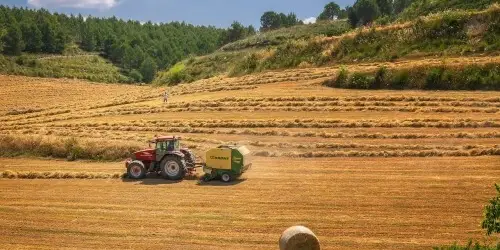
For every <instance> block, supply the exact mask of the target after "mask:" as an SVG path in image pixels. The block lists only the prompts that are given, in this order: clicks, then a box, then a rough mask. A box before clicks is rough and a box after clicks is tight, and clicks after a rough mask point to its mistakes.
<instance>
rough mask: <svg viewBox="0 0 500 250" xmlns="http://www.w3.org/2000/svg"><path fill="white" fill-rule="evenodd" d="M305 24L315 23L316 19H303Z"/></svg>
mask: <svg viewBox="0 0 500 250" xmlns="http://www.w3.org/2000/svg"><path fill="white" fill-rule="evenodd" d="M304 23H305V24H311V23H316V17H309V18H306V19H304Z"/></svg>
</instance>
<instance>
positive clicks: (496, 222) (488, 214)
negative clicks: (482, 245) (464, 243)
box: [481, 184, 500, 235]
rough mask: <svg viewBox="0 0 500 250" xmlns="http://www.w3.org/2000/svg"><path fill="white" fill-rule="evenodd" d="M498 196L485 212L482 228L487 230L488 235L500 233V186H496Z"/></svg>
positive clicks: (487, 206) (491, 201) (492, 200)
mask: <svg viewBox="0 0 500 250" xmlns="http://www.w3.org/2000/svg"><path fill="white" fill-rule="evenodd" d="M495 188H496V190H497V196H496V197H494V198H492V199H491V200H490V203H489V204H488V205H486V207H485V209H484V210H485V211H484V220H483V223H482V225H481V226H482V228H483V229H486V233H487V234H488V235H490V234H492V233H500V185H498V184H495Z"/></svg>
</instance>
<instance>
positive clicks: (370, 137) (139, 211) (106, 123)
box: [0, 57, 500, 249]
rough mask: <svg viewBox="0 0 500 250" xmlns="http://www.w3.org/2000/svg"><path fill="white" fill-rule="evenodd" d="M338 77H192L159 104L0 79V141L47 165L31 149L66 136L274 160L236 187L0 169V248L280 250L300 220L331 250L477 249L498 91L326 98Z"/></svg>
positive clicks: (34, 164) (324, 73)
mask: <svg viewBox="0 0 500 250" xmlns="http://www.w3.org/2000/svg"><path fill="white" fill-rule="evenodd" d="M499 58H500V57H477V58H473V57H468V58H452V59H447V63H452V64H453V63H455V64H460V63H486V62H489V61H499V60H500V59H499ZM440 63H442V60H441V59H423V60H410V61H404V62H395V63H389V64H388V67H412V65H420V64H440ZM378 66H379V64H377V63H373V64H357V65H349V66H347V67H349V70H352V71H356V70H359V71H363V70H372V69H375V68H377V67H378ZM337 70H338V67H336V66H332V67H328V68H304V69H296V70H285V71H278V72H264V73H260V74H256V75H249V76H243V77H238V78H226V77H218V78H212V79H206V80H201V81H198V82H195V83H193V84H191V85H179V86H175V87H171V88H170V90H169V91H170V93H171V98H170V100H169V103H168V104H163V103H162V99H161V92H162V91H164V89H163V88H153V87H147V86H143V87H139V86H127V85H102V84H91V83H86V82H81V81H74V80H52V79H39V78H27V77H11V76H0V81H3V82H5V85H3V86H2V90H0V92H1V93H2V94H4V93H5V95H8V96H9V97H10V98H4V99H2V100H0V107H1V108H0V113H1V114H3V116H2V117H1V118H0V136H11V137H13V138H20V139H19V140H17V141H18V142H16V143H13V142H12V141H11V143H13V144H12V145H17V146H23V145H28V146H29V145H31V146H30V147H21V148H23V149H24V150H26V154H25V155H29V156H32V157H33V155H34V156H40V155H39V154H38V155H37V154H33V153H37V152H40V149H39V148H37V147H36V146H37V145H40V144H37V143H34V144H33V143H23V142H33V140H30V139H29V138H41V139H40V140H41V141H42V142H43V143H41V144H43V145H44V147H45V148H52V149H64V145H65V144H64V141H65V140H68V139H71V138H74V139H72V140H76V141H78V142H79V143H78V145H80V146H81V147H80V149H82V150H84V151H85V152H101V153H103V152H102V149H107V148H110V149H111V150H110V152H112V153H113V155H118V154H116V152H118V153H119V151H120V150H121V149H122V148H124V149H128V148H131V146H133V147H142V146H146V145H147V144H146V140H147V139H149V138H151V137H153V136H154V135H161V134H178V135H181V136H183V137H184V138H185V140H184V143H185V145H187V146H189V147H191V148H194V149H195V152H196V153H197V155H199V156H203V152H204V151H205V150H206V149H208V148H212V147H214V146H216V145H219V144H226V143H239V144H244V145H248V146H249V148H250V149H251V151H252V152H253V153H254V154H256V155H263V156H274V157H259V156H252V157H254V158H255V163H254V168H253V169H251V170H250V171H249V172H248V173H246V174H245V175H244V177H243V179H244V180H243V181H241V182H237V183H235V184H234V185H229V186H222V184H220V183H219V182H213V183H210V184H205V185H198V184H197V181H196V180H184V181H183V182H179V183H173V182H168V181H165V180H163V179H161V178H155V177H154V176H153V177H152V178H150V179H146V180H144V181H139V182H132V181H128V180H120V179H113V177H115V176H118V175H119V174H115V173H123V172H124V171H125V167H124V164H123V162H101V163H99V162H88V161H75V162H66V161H65V160H64V159H50V160H49V159H45V158H19V157H25V156H17V158H2V159H0V173H1V174H2V176H4V175H5V176H6V177H7V178H2V179H0V189H1V190H2V191H1V192H0V234H1V235H2V237H0V248H1V249H12V248H42V249H43V248H45V249H54V248H94V249H95V248H120V249H122V248H135V249H136V248H139V249H142V248H155V249H160V248H164V249H221V248H223V249H276V248H277V239H278V237H279V235H280V234H281V232H282V231H283V230H284V229H285V228H287V227H289V226H291V225H294V224H305V225H306V226H308V227H310V228H311V229H313V230H314V232H315V233H316V234H317V235H318V237H319V238H320V240H321V242H322V246H324V247H325V249H401V248H404V249H422V248H429V247H431V246H436V245H446V244H450V243H453V242H454V241H459V242H465V241H467V240H468V239H469V238H473V239H482V238H483V232H482V231H481V230H480V228H479V222H480V220H481V216H482V207H483V205H484V204H485V203H486V202H487V198H489V197H490V196H491V195H493V191H494V190H493V188H492V185H493V183H495V182H498V181H500V179H499V176H500V169H499V168H498V165H499V164H500V158H499V156H498V153H499V150H498V145H500V131H499V126H500V125H499V122H500V116H499V113H498V109H499V108H500V98H499V97H498V93H497V92H481V91H477V92H468V91H452V92H439V91H435V92H428V91H391V90H383V91H362V90H342V89H329V88H325V87H323V86H321V84H320V83H321V82H322V79H323V78H327V77H331V76H332V75H335V74H336V72H337ZM37 88H39V89H40V91H36V95H37V99H34V100H33V101H29V102H28V101H26V100H31V99H32V98H33V95H34V94H33V89H37ZM19 90H22V91H19ZM35 142H36V140H35ZM113 144H117V147H112V145H113ZM33 145H34V146H33ZM32 146H33V147H32ZM37 150H38V151H37ZM43 152H45V151H43ZM91 154H95V153H91ZM61 155H65V154H61ZM42 156H43V155H42ZM276 156H279V157H276ZM339 156H340V157H341V158H339ZM450 156H456V157H450ZM56 157H57V156H56ZM386 157H391V158H386ZM102 159H104V158H102ZM108 160H109V159H108ZM6 171H10V172H6ZM9 176H11V177H12V178H14V177H16V178H18V179H9ZM64 177H66V178H103V179H92V180H91V179H85V180H79V179H66V180H64V179H60V178H64ZM31 178H52V179H31ZM108 178H109V179H108ZM41 239H43V240H41Z"/></svg>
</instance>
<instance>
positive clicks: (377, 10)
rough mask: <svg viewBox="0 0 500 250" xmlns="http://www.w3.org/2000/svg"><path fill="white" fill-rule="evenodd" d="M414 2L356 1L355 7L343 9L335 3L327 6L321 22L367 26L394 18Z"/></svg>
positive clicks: (395, 0)
mask: <svg viewBox="0 0 500 250" xmlns="http://www.w3.org/2000/svg"><path fill="white" fill-rule="evenodd" d="M412 1H413V0H356V2H355V3H354V5H353V6H346V7H345V8H344V9H341V8H340V6H339V5H338V4H337V3H335V2H330V3H328V4H327V5H325V7H324V10H323V12H321V14H320V15H319V16H318V18H317V19H318V20H319V21H324V20H334V19H345V18H347V19H348V20H349V23H350V24H351V26H353V27H357V26H363V25H367V24H369V23H371V22H373V21H374V20H376V19H378V18H381V17H393V16H395V15H397V14H399V13H401V12H402V11H403V10H404V9H406V8H407V7H409V6H410V5H411V4H412Z"/></svg>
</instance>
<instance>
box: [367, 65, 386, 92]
mask: <svg viewBox="0 0 500 250" xmlns="http://www.w3.org/2000/svg"><path fill="white" fill-rule="evenodd" d="M387 82H388V71H387V68H386V67H383V66H382V67H380V68H379V69H378V70H377V73H375V79H374V81H373V82H372V85H371V86H370V89H380V88H382V87H385V86H387Z"/></svg>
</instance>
